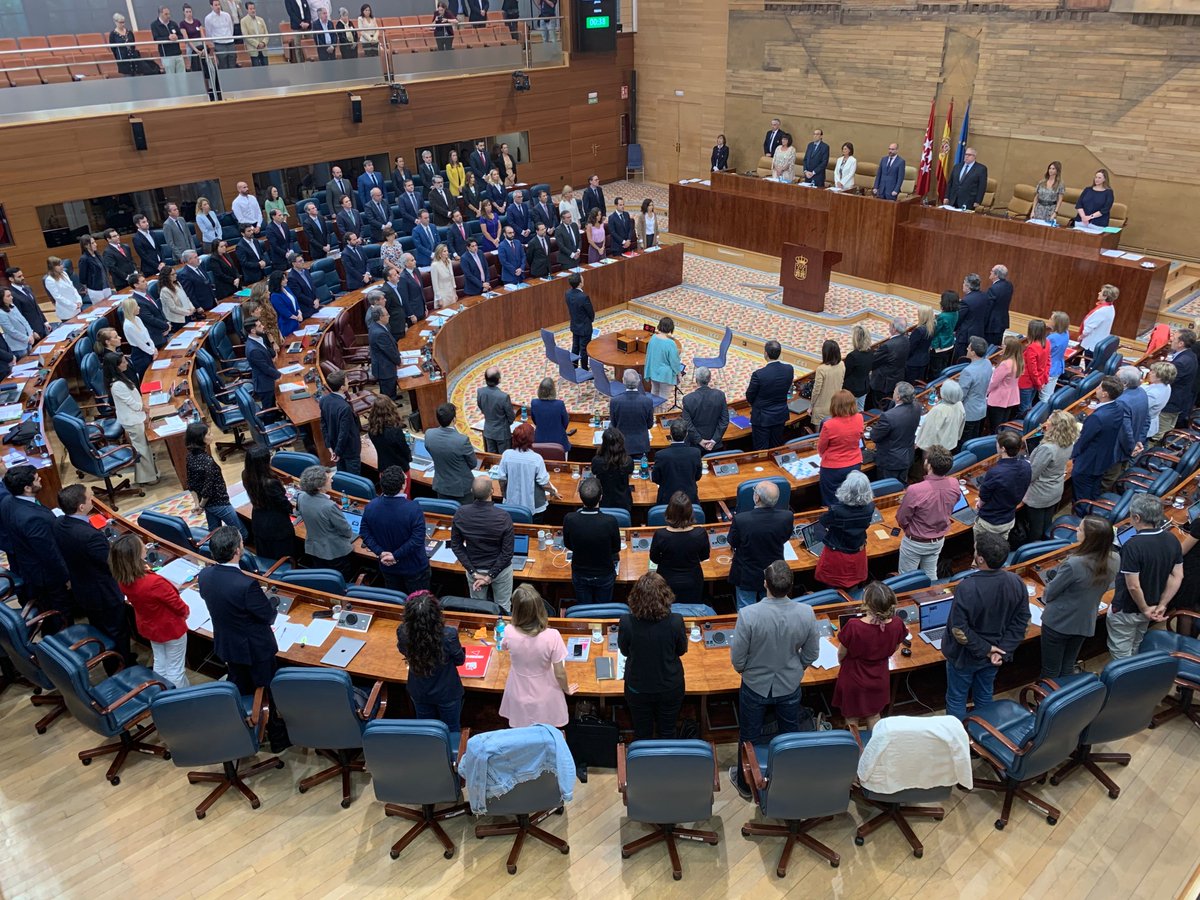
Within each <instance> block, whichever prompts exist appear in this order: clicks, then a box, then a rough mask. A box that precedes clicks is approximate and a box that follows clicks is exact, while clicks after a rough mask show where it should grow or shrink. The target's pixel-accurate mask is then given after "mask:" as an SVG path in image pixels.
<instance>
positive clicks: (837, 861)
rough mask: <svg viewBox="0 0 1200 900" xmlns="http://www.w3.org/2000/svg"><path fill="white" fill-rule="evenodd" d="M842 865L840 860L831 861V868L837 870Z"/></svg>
mask: <svg viewBox="0 0 1200 900" xmlns="http://www.w3.org/2000/svg"><path fill="white" fill-rule="evenodd" d="M841 863H842V861H841V860H840V859H831V860H830V861H829V868H831V869H836V868H837V867H838V866H839V865H841Z"/></svg>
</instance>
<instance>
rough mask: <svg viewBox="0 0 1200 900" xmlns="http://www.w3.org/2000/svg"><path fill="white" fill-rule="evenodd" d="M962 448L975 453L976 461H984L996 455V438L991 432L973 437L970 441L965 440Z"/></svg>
mask: <svg viewBox="0 0 1200 900" xmlns="http://www.w3.org/2000/svg"><path fill="white" fill-rule="evenodd" d="M962 449H963V451H964V452H966V453H973V454H974V455H975V462H983V461H984V460H985V459H990V458H991V457H993V456H995V455H996V438H995V436H994V435H990V434H989V435H984V436H983V437H977V438H971V439H970V440H969V441H963V445H962Z"/></svg>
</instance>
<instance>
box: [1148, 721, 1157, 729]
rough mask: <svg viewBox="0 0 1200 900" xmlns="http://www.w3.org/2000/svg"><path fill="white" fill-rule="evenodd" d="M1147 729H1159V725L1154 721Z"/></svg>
mask: <svg viewBox="0 0 1200 900" xmlns="http://www.w3.org/2000/svg"><path fill="white" fill-rule="evenodd" d="M1146 727H1147V728H1157V727H1158V723H1157V722H1153V721H1152V722H1151V723H1150V724H1149V725H1147V726H1146Z"/></svg>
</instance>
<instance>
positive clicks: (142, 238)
mask: <svg viewBox="0 0 1200 900" xmlns="http://www.w3.org/2000/svg"><path fill="white" fill-rule="evenodd" d="M133 224H134V225H135V226H136V227H137V231H135V232H134V233H133V249H134V252H135V253H137V255H138V260H140V261H141V270H142V274H143V275H145V276H146V277H147V278H153V277H154V276H155V275H157V274H158V270H159V269H161V268H162V267H163V261H162V257H161V254H160V252H159V246H158V241H156V240H154V235H152V234H151V233H150V220H149V219H147V218H146V217H145V216H144V215H142V214H141V213H138V214H137V215H136V216H134V217H133Z"/></svg>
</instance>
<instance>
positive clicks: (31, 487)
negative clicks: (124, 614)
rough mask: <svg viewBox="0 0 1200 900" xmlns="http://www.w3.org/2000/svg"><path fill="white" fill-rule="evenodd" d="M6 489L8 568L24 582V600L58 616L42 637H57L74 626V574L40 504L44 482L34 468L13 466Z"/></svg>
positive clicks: (3, 518) (3, 515)
mask: <svg viewBox="0 0 1200 900" xmlns="http://www.w3.org/2000/svg"><path fill="white" fill-rule="evenodd" d="M4 487H5V489H6V490H7V491H8V493H9V495H10V496H9V499H8V500H7V501H6V502H5V503H4V504H3V506H0V522H2V523H3V525H4V528H5V530H6V531H7V532H8V534H9V537H10V540H11V545H10V546H9V547H8V548H6V550H7V551H8V553H7V555H8V562H9V566H10V567H12V568H13V569H14V570H15V572H16V574H17V575H20V576H21V579H22V580H23V581H24V582H25V589H24V594H23V599H25V600H26V601H32V602H33V603H34V605H35V606H36V607H37V609H38V610H39V611H40V612H43V613H47V612H51V611H54V612H57V613H59V615H58V616H52V617H50V618H49V619H47V620H46V624H45V625H44V626H43V628H42V633H43V634H55V633H56V632H58V631H61V630H62V629H63V628H65V627H66V626H67V625H70V624H71V623H72V619H71V604H70V601H69V600H68V598H67V591H68V590H70V589H71V573H70V572H69V571H68V570H67V563H66V560H64V559H63V556H62V553H61V552H60V551H59V549H58V544H57V542H56V541H55V540H54V521H55V517H54V513H52V512H51V511H50V510H49V509H47V508H46V507H45V506H43V505H42V503H41V501H40V500H38V492H39V491H41V489H42V478H41V476H40V475H38V471H37V469H35V468H34V467H33V466H12V467H10V468H9V469H8V471H7V472H5V473H4Z"/></svg>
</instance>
